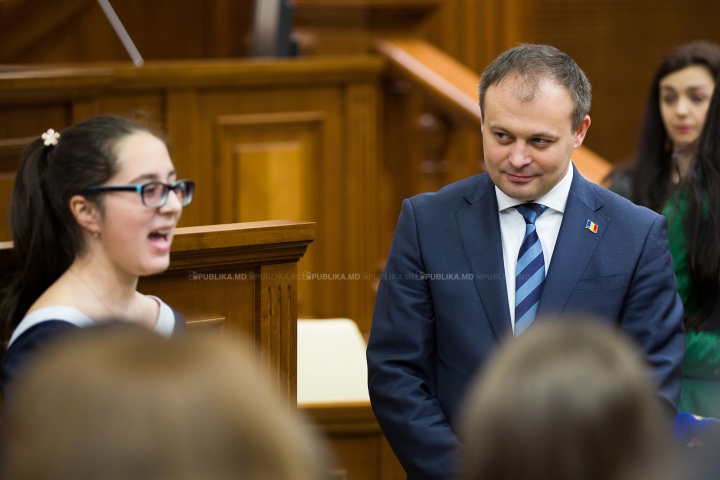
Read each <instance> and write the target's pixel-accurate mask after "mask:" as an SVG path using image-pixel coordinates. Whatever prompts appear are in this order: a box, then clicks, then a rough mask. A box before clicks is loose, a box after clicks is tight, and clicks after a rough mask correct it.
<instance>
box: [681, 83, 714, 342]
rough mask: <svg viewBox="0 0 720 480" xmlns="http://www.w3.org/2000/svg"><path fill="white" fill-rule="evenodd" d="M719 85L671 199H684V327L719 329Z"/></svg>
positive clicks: (690, 328) (691, 328)
mask: <svg viewBox="0 0 720 480" xmlns="http://www.w3.org/2000/svg"><path fill="white" fill-rule="evenodd" d="M719 133H720V85H718V84H717V83H716V84H715V91H714V92H713V97H712V100H711V101H710V107H708V113H707V117H706V119H705V125H704V127H703V131H702V133H701V134H700V139H699V142H698V151H697V154H696V156H695V160H693V162H692V163H691V165H690V168H688V173H687V174H686V175H685V178H684V179H683V181H682V182H681V183H680V187H679V189H680V191H679V193H678V195H677V196H676V197H673V200H675V201H678V202H679V201H682V200H684V201H686V202H687V204H686V209H685V213H684V218H683V233H684V234H685V239H686V242H687V259H688V267H689V268H690V295H689V298H688V301H687V305H686V308H687V306H690V308H691V313H690V315H689V316H687V317H686V319H685V328H686V329H688V330H716V331H717V330H720V135H719Z"/></svg>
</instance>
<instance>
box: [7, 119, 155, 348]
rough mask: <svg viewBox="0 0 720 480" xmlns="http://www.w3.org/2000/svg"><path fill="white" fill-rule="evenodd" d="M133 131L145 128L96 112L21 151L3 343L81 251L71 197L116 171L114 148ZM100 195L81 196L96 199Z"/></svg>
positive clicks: (11, 213) (13, 204)
mask: <svg viewBox="0 0 720 480" xmlns="http://www.w3.org/2000/svg"><path fill="white" fill-rule="evenodd" d="M138 131H143V132H148V131H149V130H148V129H147V128H145V127H143V126H141V125H139V124H137V123H135V122H132V121H130V120H127V119H124V118H120V117H114V116H107V115H103V116H97V117H92V118H88V119H87V120H83V121H81V122H79V123H76V124H75V125H72V126H70V127H68V128H67V129H65V130H64V131H63V132H61V136H60V139H59V141H58V143H57V145H54V146H53V145H49V146H46V145H45V144H44V140H43V139H42V138H41V137H38V138H37V139H35V141H33V142H32V143H31V144H30V146H29V147H28V148H27V150H25V153H24V154H23V158H22V160H21V162H20V168H19V169H18V172H17V176H16V178H15V188H14V190H13V193H12V197H11V199H10V209H9V220H10V232H11V233H12V239H13V242H14V245H13V257H14V259H13V263H14V265H16V266H17V271H16V272H15V274H14V275H13V276H12V278H11V281H10V283H9V285H8V286H7V289H6V291H5V292H4V295H3V299H2V303H0V319H2V321H3V331H2V337H3V340H4V341H7V340H8V338H9V337H10V335H11V334H12V331H13V329H14V328H15V327H16V326H17V324H18V323H19V322H20V320H21V319H22V317H23V316H24V314H25V312H27V310H28V309H29V308H30V306H31V305H32V304H33V303H34V302H35V300H37V299H38V297H39V296H40V295H41V294H42V293H43V292H44V291H45V290H46V289H47V288H48V287H49V286H50V285H52V284H53V283H54V282H55V280H57V279H58V278H59V277H60V275H62V274H63V273H64V272H65V271H66V270H67V269H68V268H69V267H70V265H71V264H72V262H73V261H74V260H75V257H76V256H77V255H81V254H82V253H83V251H84V249H85V243H84V241H83V233H82V229H81V227H80V225H79V224H78V223H77V221H76V220H75V217H74V216H73V213H72V212H71V211H70V199H71V198H72V197H73V196H74V195H77V194H79V193H80V192H82V191H83V190H84V189H86V188H87V187H90V186H92V185H101V184H103V183H105V182H106V181H107V180H108V179H110V178H111V177H112V176H113V175H114V174H115V172H116V171H117V162H116V153H117V152H116V151H115V147H116V146H117V144H118V142H120V141H121V140H122V139H124V138H125V137H127V136H128V135H130V134H132V133H135V132H138ZM101 195H102V194H93V195H85V197H86V198H88V199H89V200H96V201H100V200H101Z"/></svg>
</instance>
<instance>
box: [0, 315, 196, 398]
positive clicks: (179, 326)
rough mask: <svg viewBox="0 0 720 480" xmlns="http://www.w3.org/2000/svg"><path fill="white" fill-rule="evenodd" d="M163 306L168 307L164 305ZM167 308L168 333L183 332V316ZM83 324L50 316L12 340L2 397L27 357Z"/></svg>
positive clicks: (2, 371)
mask: <svg viewBox="0 0 720 480" xmlns="http://www.w3.org/2000/svg"><path fill="white" fill-rule="evenodd" d="M162 305H164V304H162V303H161V315H162V309H163V308H162ZM165 307H166V308H168V309H169V307H167V306H166V305H165ZM50 308H52V307H50ZM169 310H171V311H172V314H173V315H174V325H173V328H172V331H171V333H170V334H171V335H176V334H178V333H182V332H184V331H185V330H186V329H187V327H186V326H185V319H184V318H183V316H182V315H180V314H179V313H177V312H176V311H175V310H172V309H169ZM84 326H87V325H86V324H76V323H73V322H72V321H69V320H59V319H53V318H50V319H46V320H42V321H40V322H39V323H36V324H35V325H33V326H32V327H30V328H28V329H27V330H25V331H24V332H22V333H21V334H20V335H19V336H18V337H17V338H15V339H14V340H12V341H11V343H10V345H9V347H8V349H7V351H6V352H5V355H4V356H3V358H2V367H1V368H0V393H2V396H3V398H5V394H6V391H7V388H8V386H9V385H11V384H12V383H14V381H15V379H16V378H17V376H18V372H20V371H21V370H22V368H23V366H24V365H25V363H26V362H27V361H28V359H30V358H32V357H33V356H34V355H36V354H37V352H40V351H42V350H44V349H45V348H47V346H48V345H50V344H52V343H53V342H54V341H56V340H57V339H58V338H61V337H63V336H64V335H66V334H67V333H68V332H73V331H77V330H78V329H80V328H82V327H84Z"/></svg>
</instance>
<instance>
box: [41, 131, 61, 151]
mask: <svg viewBox="0 0 720 480" xmlns="http://www.w3.org/2000/svg"><path fill="white" fill-rule="evenodd" d="M42 139H43V140H45V146H46V147H49V146H50V145H57V144H58V140H60V133H59V132H56V131H55V130H53V129H52V128H51V129H50V130H48V131H47V132H45V133H43V134H42Z"/></svg>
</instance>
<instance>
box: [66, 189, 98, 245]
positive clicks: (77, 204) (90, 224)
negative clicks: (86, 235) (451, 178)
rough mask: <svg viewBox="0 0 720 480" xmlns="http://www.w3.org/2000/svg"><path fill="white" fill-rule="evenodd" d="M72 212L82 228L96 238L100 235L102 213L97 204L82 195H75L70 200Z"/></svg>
mask: <svg viewBox="0 0 720 480" xmlns="http://www.w3.org/2000/svg"><path fill="white" fill-rule="evenodd" d="M70 211H71V212H72V213H73V216H74V217H75V220H76V221H77V222H78V223H79V224H80V226H81V227H83V228H84V229H86V230H87V231H89V232H90V233H91V234H92V235H93V236H95V237H97V236H98V235H99V234H100V212H99V211H98V208H97V205H95V203H93V202H91V201H89V200H88V199H87V198H85V197H83V196H82V195H74V196H73V197H72V198H71V199H70Z"/></svg>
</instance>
